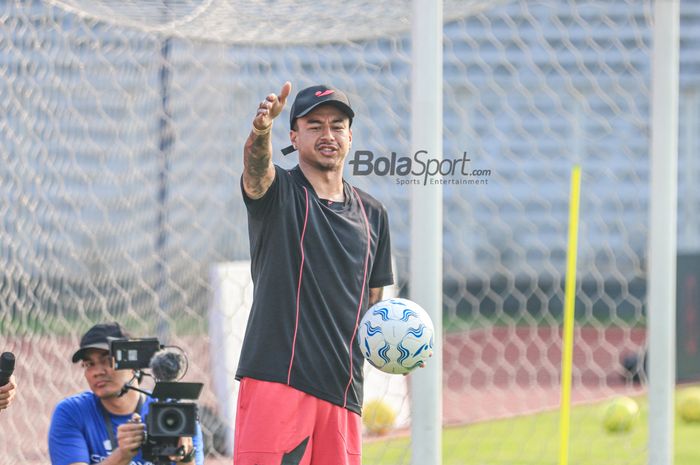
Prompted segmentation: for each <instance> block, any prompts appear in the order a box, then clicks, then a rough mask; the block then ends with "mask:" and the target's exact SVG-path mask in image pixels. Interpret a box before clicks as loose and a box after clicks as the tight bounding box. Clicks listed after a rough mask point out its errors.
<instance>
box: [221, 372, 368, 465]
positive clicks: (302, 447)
mask: <svg viewBox="0 0 700 465" xmlns="http://www.w3.org/2000/svg"><path fill="white" fill-rule="evenodd" d="M361 452H362V423H361V420H360V416H359V415H358V414H356V413H354V412H351V411H350V410H347V409H344V408H343V407H339V406H337V405H334V404H331V403H330V402H327V401H325V400H321V399H318V398H316V397H314V396H312V395H310V394H306V393H304V392H301V391H298V390H296V389H294V388H293V387H290V386H287V385H286V384H281V383H270V382H267V381H259V380H257V379H252V378H243V379H241V385H240V389H239V391H238V410H237V412H236V433H235V440H234V454H233V457H234V458H233V463H234V465H361V463H362V460H361Z"/></svg>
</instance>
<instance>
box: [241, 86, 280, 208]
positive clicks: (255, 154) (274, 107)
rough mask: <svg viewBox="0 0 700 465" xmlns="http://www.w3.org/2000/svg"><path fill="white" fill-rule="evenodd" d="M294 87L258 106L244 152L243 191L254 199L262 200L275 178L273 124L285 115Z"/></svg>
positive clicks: (273, 95)
mask: <svg viewBox="0 0 700 465" xmlns="http://www.w3.org/2000/svg"><path fill="white" fill-rule="evenodd" d="M291 90H292V84H291V83H290V82H289V81H287V82H285V83H284V85H283V86H282V90H281V91H280V94H279V96H277V95H275V94H270V95H268V96H267V97H265V100H263V101H262V102H260V105H258V111H257V113H256V115H255V118H254V119H253V127H252V129H251V130H250V135H249V136H248V140H246V143H245V147H244V149H243V189H244V190H245V193H246V194H247V195H248V197H250V198H251V199H259V198H260V197H262V196H263V195H265V192H267V190H268V189H269V188H270V185H271V184H272V181H274V179H275V167H274V166H273V165H272V141H271V139H270V131H271V130H272V121H273V120H274V119H275V118H276V117H277V116H278V115H279V114H280V113H281V112H282V109H283V108H284V104H285V103H286V102H287V97H288V96H289V92H291Z"/></svg>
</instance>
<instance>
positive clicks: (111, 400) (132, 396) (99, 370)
mask: <svg viewBox="0 0 700 465" xmlns="http://www.w3.org/2000/svg"><path fill="white" fill-rule="evenodd" d="M125 337H128V335H127V334H126V333H125V332H124V331H123V330H122V328H121V327H120V326H119V324H118V323H103V324H97V325H95V326H93V327H92V328H90V329H89V330H88V331H87V332H86V333H85V334H84V335H83V337H82V339H81V340H80V348H79V349H78V350H77V351H76V352H75V354H73V363H77V362H81V364H82V367H83V369H84V371H85V373H84V374H85V379H86V381H87V383H88V386H89V387H90V390H89V391H85V392H83V393H80V394H76V395H73V396H70V397H68V398H66V399H63V400H62V401H61V402H59V403H58V405H57V406H56V409H55V410H54V413H53V416H52V418H51V427H50V429H49V454H50V456H51V463H52V464H53V465H70V464H93V463H102V464H103V465H127V464H131V465H146V464H150V463H151V462H148V461H146V460H144V458H143V457H142V452H141V446H142V444H143V441H144V430H145V426H144V423H143V422H142V419H143V418H144V417H145V415H146V414H147V413H148V406H149V404H150V403H151V402H152V399H151V397H149V396H146V395H144V394H141V393H139V392H137V391H135V390H131V389H129V390H123V387H124V385H125V384H127V383H130V385H131V386H133V387H138V378H135V372H134V371H132V370H115V369H114V367H113V363H114V362H113V359H112V357H111V355H110V353H109V339H108V338H125ZM178 444H179V445H180V446H183V447H182V448H183V451H182V455H180V456H177V457H170V458H171V459H172V460H173V462H175V463H178V464H190V465H195V464H196V465H202V464H203V462H204V452H203V450H204V448H203V443H202V431H201V428H200V426H199V424H198V425H197V434H196V436H195V437H194V438H189V437H181V438H180V439H179V443H178Z"/></svg>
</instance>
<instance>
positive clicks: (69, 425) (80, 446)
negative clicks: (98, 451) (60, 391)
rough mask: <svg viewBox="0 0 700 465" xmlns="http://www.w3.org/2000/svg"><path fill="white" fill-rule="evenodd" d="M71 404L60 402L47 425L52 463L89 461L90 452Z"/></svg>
mask: <svg viewBox="0 0 700 465" xmlns="http://www.w3.org/2000/svg"><path fill="white" fill-rule="evenodd" d="M71 410H72V409H71V405H70V404H69V403H67V402H66V401H62V402H60V403H59V404H58V405H57V406H56V410H54V413H53V416H52V417H51V426H50V427H49V455H50V457H51V464H52V465H69V464H71V463H76V462H77V463H81V462H82V463H90V453H89V451H88V445H87V442H86V441H85V437H84V436H83V433H82V431H81V430H80V426H79V424H78V422H77V421H76V413H77V412H72V411H71Z"/></svg>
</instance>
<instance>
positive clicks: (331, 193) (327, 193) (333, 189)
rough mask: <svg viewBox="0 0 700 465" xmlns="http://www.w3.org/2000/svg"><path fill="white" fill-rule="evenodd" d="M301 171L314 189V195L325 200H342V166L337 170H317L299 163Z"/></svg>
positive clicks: (343, 194) (343, 195) (343, 197)
mask: <svg viewBox="0 0 700 465" xmlns="http://www.w3.org/2000/svg"><path fill="white" fill-rule="evenodd" d="M299 168H300V169H301V172H302V173H304V177H306V179H307V180H308V181H309V183H310V184H311V185H312V186H313V188H314V190H315V191H316V195H317V196H318V197H319V198H321V199H325V200H332V201H334V202H343V201H344V200H345V191H344V189H343V168H342V166H341V167H340V168H339V169H337V170H327V171H326V170H323V171H322V170H319V169H317V168H313V167H311V166H307V165H305V164H303V163H301V162H300V163H299Z"/></svg>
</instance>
